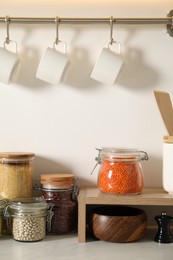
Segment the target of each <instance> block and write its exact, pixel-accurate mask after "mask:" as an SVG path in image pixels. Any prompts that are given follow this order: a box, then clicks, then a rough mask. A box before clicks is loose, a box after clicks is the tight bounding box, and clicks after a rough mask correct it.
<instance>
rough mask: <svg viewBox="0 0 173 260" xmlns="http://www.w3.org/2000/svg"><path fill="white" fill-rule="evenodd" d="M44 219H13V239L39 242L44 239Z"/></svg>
mask: <svg viewBox="0 0 173 260" xmlns="http://www.w3.org/2000/svg"><path fill="white" fill-rule="evenodd" d="M45 230H46V222H45V217H39V218H37V217H33V218H30V217H25V218H21V217H15V218H13V228H12V233H13V238H14V239H15V240H19V241H26V242H31V241H39V240H42V239H43V238H44V237H45Z"/></svg>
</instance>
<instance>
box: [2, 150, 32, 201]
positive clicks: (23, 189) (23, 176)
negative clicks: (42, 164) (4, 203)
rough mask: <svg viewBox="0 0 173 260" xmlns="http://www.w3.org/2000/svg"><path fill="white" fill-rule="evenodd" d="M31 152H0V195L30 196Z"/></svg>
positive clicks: (9, 197)
mask: <svg viewBox="0 0 173 260" xmlns="http://www.w3.org/2000/svg"><path fill="white" fill-rule="evenodd" d="M34 156H35V155H34V154H33V153H0V196H1V197H2V198H6V199H9V200H11V199H14V198H17V197H32V190H33V161H34Z"/></svg>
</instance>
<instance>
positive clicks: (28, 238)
mask: <svg viewBox="0 0 173 260" xmlns="http://www.w3.org/2000/svg"><path fill="white" fill-rule="evenodd" d="M4 215H5V217H7V218H8V220H9V223H10V225H11V231H12V235H13V238H14V240H17V241H21V242H36V241H40V240H42V239H44V237H45V234H46V218H47V215H48V208H47V203H46V201H45V200H44V199H43V198H39V197H31V198H16V199H14V200H12V201H11V202H10V203H9V205H8V206H7V207H6V209H5V214H4Z"/></svg>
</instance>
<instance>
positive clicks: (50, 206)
mask: <svg viewBox="0 0 173 260" xmlns="http://www.w3.org/2000/svg"><path fill="white" fill-rule="evenodd" d="M54 206H55V205H54V204H53V203H48V214H47V219H46V224H47V225H46V226H47V231H48V232H51V226H52V218H53V215H54V212H53V207H54Z"/></svg>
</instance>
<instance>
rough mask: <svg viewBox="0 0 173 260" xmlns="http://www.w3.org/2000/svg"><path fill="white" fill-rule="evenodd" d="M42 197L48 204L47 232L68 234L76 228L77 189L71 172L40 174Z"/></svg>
mask: <svg viewBox="0 0 173 260" xmlns="http://www.w3.org/2000/svg"><path fill="white" fill-rule="evenodd" d="M41 184H42V192H43V198H44V199H45V200H46V201H47V203H48V205H49V218H48V219H47V232H48V233H52V234H68V233H71V232H74V231H76V230H77V191H78V186H77V185H76V178H75V176H74V175H73V174H66V173H54V174H43V175H41Z"/></svg>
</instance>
